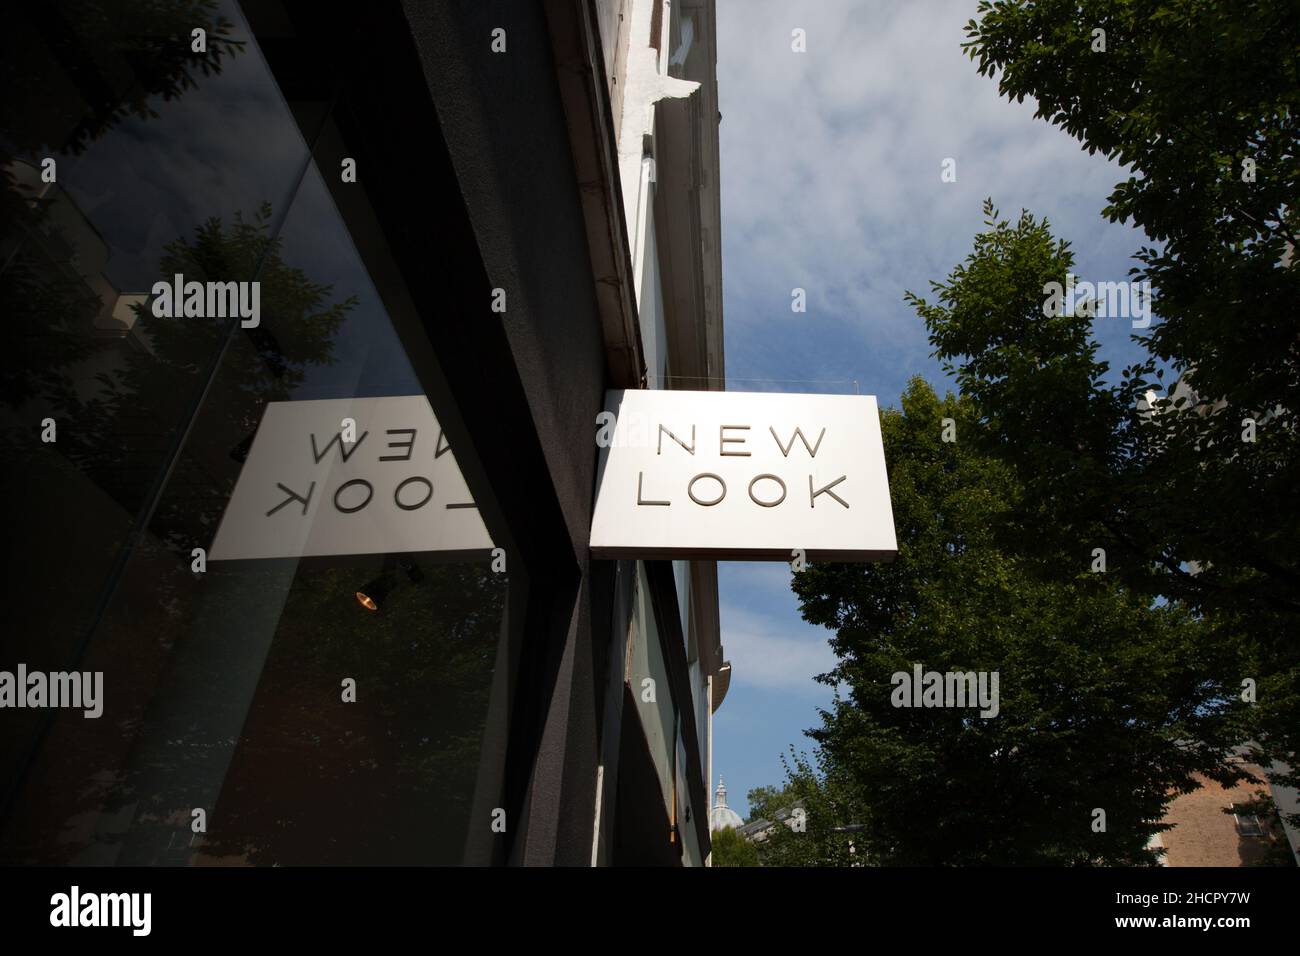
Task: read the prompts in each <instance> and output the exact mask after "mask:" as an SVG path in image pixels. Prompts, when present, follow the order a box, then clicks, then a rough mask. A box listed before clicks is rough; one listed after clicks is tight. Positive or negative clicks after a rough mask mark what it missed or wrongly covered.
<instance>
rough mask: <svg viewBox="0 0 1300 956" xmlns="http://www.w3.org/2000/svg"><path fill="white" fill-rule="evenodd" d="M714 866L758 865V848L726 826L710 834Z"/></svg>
mask: <svg viewBox="0 0 1300 956" xmlns="http://www.w3.org/2000/svg"><path fill="white" fill-rule="evenodd" d="M710 839H711V840H712V842H713V865H714V866H758V850H757V849H756V848H755V846H754V844H752V843H750V842H749V841H748V840H746V839H745V838H744V837H743V836H741V835H740V834H739V833H737V832H736V831H735V830H733V829H731V828H730V827H727V828H726V829H725V830H718V831H717V832H716V833H713V834H711V836H710Z"/></svg>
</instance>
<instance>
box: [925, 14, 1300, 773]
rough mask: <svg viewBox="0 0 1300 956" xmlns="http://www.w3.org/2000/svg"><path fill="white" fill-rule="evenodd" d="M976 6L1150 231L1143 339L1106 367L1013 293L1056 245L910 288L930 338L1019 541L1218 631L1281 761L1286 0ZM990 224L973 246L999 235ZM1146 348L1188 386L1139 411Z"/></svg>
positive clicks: (1294, 722)
mask: <svg viewBox="0 0 1300 956" xmlns="http://www.w3.org/2000/svg"><path fill="white" fill-rule="evenodd" d="M978 14H979V19H978V20H972V21H970V23H969V24H968V25H967V28H966V32H967V36H968V41H967V43H966V44H965V46H966V47H967V50H968V53H969V55H970V56H971V57H972V58H973V59H974V60H975V61H976V62H977V63H978V65H979V71H980V72H981V73H982V74H984V75H988V76H993V75H994V74H997V75H998V83H999V90H1000V91H1001V92H1002V93H1003V94H1004V95H1006V96H1007V97H1008V98H1010V99H1015V100H1017V101H1023V100H1024V98H1025V97H1026V96H1028V97H1032V98H1033V99H1034V101H1035V102H1036V103H1037V115H1038V116H1039V117H1041V118H1044V119H1046V120H1048V121H1050V122H1051V123H1053V124H1054V125H1057V126H1059V127H1060V128H1061V129H1063V130H1064V131H1065V132H1067V133H1068V134H1069V135H1071V136H1073V137H1074V138H1076V139H1078V140H1079V141H1080V143H1081V144H1082V145H1083V146H1084V147H1085V148H1087V149H1088V150H1089V151H1090V152H1098V151H1099V152H1101V153H1102V154H1103V155H1105V156H1107V157H1109V158H1112V159H1114V160H1116V161H1117V162H1119V163H1121V164H1123V165H1124V166H1125V167H1126V169H1125V173H1126V176H1127V178H1126V179H1125V180H1124V181H1122V182H1119V183H1117V185H1116V187H1115V189H1114V191H1113V192H1112V194H1111V195H1110V197H1109V202H1108V205H1107V206H1106V208H1105V209H1104V210H1103V211H1102V212H1103V214H1104V215H1105V216H1106V217H1107V218H1109V219H1111V220H1112V221H1121V222H1127V221H1132V222H1133V223H1134V224H1135V225H1137V226H1139V227H1141V228H1142V229H1143V230H1144V231H1145V232H1146V234H1147V236H1148V237H1149V238H1150V240H1151V241H1152V242H1154V243H1157V244H1159V247H1158V248H1155V247H1147V248H1143V249H1141V250H1139V251H1138V253H1137V256H1136V258H1137V260H1138V265H1137V267H1135V269H1134V270H1133V272H1134V275H1135V276H1136V277H1137V278H1138V279H1143V280H1147V281H1149V282H1150V283H1151V287H1152V289H1153V291H1154V294H1155V308H1156V311H1157V312H1158V314H1159V316H1160V319H1159V321H1157V322H1156V323H1155V324H1153V325H1152V327H1151V329H1150V330H1149V331H1148V332H1146V333H1144V334H1142V335H1140V336H1137V338H1138V340H1139V341H1140V342H1141V343H1143V344H1144V345H1145V347H1146V348H1147V350H1148V353H1149V357H1148V359H1147V360H1146V361H1144V362H1142V363H1140V364H1139V365H1136V366H1134V367H1133V368H1130V369H1127V370H1125V373H1124V375H1123V378H1122V380H1121V381H1119V382H1111V383H1107V381H1106V379H1105V373H1106V371H1107V370H1106V368H1105V366H1104V364H1103V363H1099V362H1098V361H1096V358H1095V348H1094V346H1093V345H1092V344H1091V338H1090V333H1089V329H1088V325H1089V324H1090V323H1089V322H1088V321H1087V320H1086V319H1084V320H1076V321H1073V322H1071V321H1054V320H1052V319H1050V318H1045V317H1044V316H1043V315H1042V313H1041V310H1040V309H1038V308H1037V307H1036V306H1038V305H1041V303H1042V301H1043V295H1042V282H1046V281H1057V282H1063V281H1064V271H1065V269H1064V266H1065V259H1064V258H1063V257H1058V261H1057V262H1055V263H1053V264H1052V268H1050V269H1048V268H1044V269H1041V270H1039V272H1038V274H1033V273H1032V272H1031V271H1026V270H1022V271H1020V272H1019V273H1018V274H1017V275H1016V276H1015V277H1014V280H1013V277H1012V276H1011V275H1010V273H1008V272H1006V271H1001V272H997V271H994V272H989V271H987V270H985V271H982V272H978V274H979V275H982V276H984V277H985V279H987V278H988V277H989V276H990V275H993V276H996V277H997V278H999V279H1001V280H1003V281H1004V282H1006V283H1011V282H1013V281H1014V288H1012V286H1011V285H1004V286H1003V287H1001V288H994V287H992V286H988V287H979V286H978V285H977V284H976V282H975V281H974V280H973V279H970V280H968V279H967V278H966V277H965V276H964V275H963V274H961V273H960V272H959V273H954V277H953V278H954V282H953V284H952V285H951V286H949V287H948V288H947V289H945V290H943V291H942V292H941V300H940V302H939V303H938V304H936V305H935V306H930V307H926V308H923V309H922V310H921V311H922V315H923V316H924V317H925V319H926V322H927V324H928V325H929V328H930V331H931V340H932V342H933V344H934V345H935V348H936V353H937V354H938V356H939V357H940V358H942V359H944V360H945V361H946V362H948V363H949V368H951V369H953V370H955V371H956V373H957V377H958V381H959V382H960V383H961V387H962V390H963V393H965V394H968V395H970V396H971V397H972V398H973V399H974V401H975V402H976V407H977V410H978V419H979V421H980V424H981V433H980V434H978V435H976V436H975V437H976V440H978V441H982V442H984V443H985V445H986V447H988V448H989V449H990V450H992V451H994V452H995V453H996V454H997V455H998V456H999V457H1000V458H1002V459H1003V460H1005V461H1007V462H1008V463H1009V464H1011V465H1012V466H1013V467H1015V468H1016V469H1017V470H1018V472H1019V473H1020V474H1021V475H1022V476H1024V495H1025V501H1026V512H1027V513H1028V514H1037V515H1038V516H1039V522H1038V531H1039V533H1038V534H1037V535H1036V536H1035V538H1034V540H1032V541H1028V542H1027V543H1028V544H1031V545H1033V546H1034V547H1035V550H1036V551H1037V552H1038V553H1039V554H1040V555H1041V556H1043V557H1045V558H1046V557H1047V556H1049V555H1051V554H1053V553H1056V554H1061V553H1063V552H1069V551H1071V550H1072V549H1075V548H1077V546H1078V545H1079V544H1080V543H1081V542H1088V543H1089V546H1090V547H1091V546H1097V547H1103V548H1105V549H1106V551H1107V554H1108V556H1109V559H1110V560H1109V567H1110V569H1111V572H1112V573H1114V574H1116V575H1118V576H1120V577H1122V578H1123V579H1125V580H1126V581H1127V582H1128V583H1129V584H1130V585H1131V586H1133V587H1135V588H1137V589H1141V590H1151V591H1155V592H1156V593H1159V594H1162V595H1165V596H1166V597H1168V598H1169V599H1170V600H1172V601H1177V602H1179V603H1181V604H1182V605H1183V606H1185V607H1186V608H1188V609H1189V610H1191V611H1192V612H1193V613H1195V614H1197V615H1199V616H1202V617H1204V618H1205V620H1206V622H1207V624H1208V626H1211V627H1213V628H1216V629H1218V630H1220V631H1222V632H1223V633H1224V634H1225V635H1231V636H1232V639H1234V640H1236V641H1237V642H1239V644H1240V646H1241V647H1242V649H1243V651H1244V652H1245V653H1246V654H1247V656H1248V658H1249V662H1248V664H1247V666H1246V669H1245V670H1243V671H1242V673H1241V677H1242V678H1246V677H1249V678H1251V679H1253V680H1255V681H1256V682H1257V684H1258V692H1257V696H1258V713H1257V726H1256V739H1257V740H1258V741H1259V742H1260V743H1261V744H1262V745H1264V747H1265V751H1266V753H1267V754H1268V755H1270V756H1274V757H1278V758H1281V759H1282V760H1285V761H1287V762H1289V763H1291V765H1292V766H1296V764H1297V762H1296V761H1295V759H1294V755H1295V754H1296V753H1297V751H1300V642H1297V641H1296V639H1295V634H1296V629H1297V626H1300V496H1297V495H1296V494H1295V489H1296V487H1297V485H1300V428H1298V427H1297V424H1298V422H1297V415H1300V336H1297V334H1296V305H1295V303H1296V302H1297V300H1300V269H1298V268H1297V261H1296V251H1295V246H1296V244H1297V235H1300V225H1298V223H1300V220H1298V219H1297V215H1298V213H1297V210H1296V205H1295V197H1296V196H1297V194H1298V193H1300V151H1297V149H1296V143H1297V142H1300V6H1298V5H1297V4H1295V3H1294V2H1290V0H1260V2H1253V3H1234V4H1226V3H1216V2H1212V0H1039V2H1035V3H1027V2H1022V0H1010V2H998V3H989V2H983V3H981V4H980V7H979V10H978ZM1097 30H1103V31H1105V49H1104V52H1103V51H1100V50H1098V49H1096V47H1097V46H1098V44H1097V42H1096V39H1097V34H1096V33H1095V32H1094V31H1097ZM1006 234H1007V232H1006V231H1005V230H1003V231H1002V232H1001V233H999V234H998V235H1000V236H1002V237H1005V236H1006ZM998 235H995V236H993V237H990V238H989V239H988V244H987V245H986V247H985V248H983V249H981V248H979V247H977V251H976V255H977V258H978V259H980V260H981V261H982V260H984V259H988V258H995V257H997V256H999V255H1001V254H1002V250H1001V249H999V248H998V247H997V243H998V242H999V241H1000V240H999V238H998ZM971 268H972V270H974V266H973V265H972V267H971ZM981 281H984V280H981ZM1009 292H1010V293H1013V294H1014V297H1013V298H1007V297H1006V294H1007V293H1009ZM1057 332H1061V333H1064V334H1061V335H1056V334H1054V333H1057ZM1166 370H1168V371H1170V372H1171V373H1172V375H1171V376H1170V377H1171V378H1173V377H1174V376H1177V377H1179V378H1180V379H1181V380H1182V381H1183V382H1184V383H1185V384H1190V385H1191V386H1192V387H1193V389H1194V391H1193V392H1192V393H1191V394H1188V395H1184V396H1181V397H1180V398H1179V399H1176V400H1175V399H1171V398H1170V397H1168V396H1166V397H1165V398H1162V399H1161V400H1160V401H1159V402H1158V403H1157V405H1156V409H1155V413H1154V414H1143V413H1142V411H1140V410H1139V408H1138V404H1139V400H1140V399H1141V398H1142V396H1143V395H1144V394H1145V393H1146V391H1147V389H1148V388H1151V387H1152V386H1153V385H1155V386H1156V387H1157V388H1158V387H1159V386H1158V384H1157V383H1158V382H1159V381H1160V380H1161V379H1162V378H1163V374H1164V372H1165V371H1166ZM1044 371H1046V373H1047V374H1042V372H1044ZM1031 372H1032V373H1033V374H1029V373H1031ZM1248 420H1249V422H1250V423H1249V424H1248ZM1252 431H1253V434H1252ZM1250 438H1253V439H1254V440H1253V441H1252V440H1249V439H1250ZM1278 779H1280V780H1288V779H1289V781H1290V782H1292V783H1295V782H1297V778H1296V776H1295V775H1291V776H1290V777H1289V778H1285V777H1279V778H1278Z"/></svg>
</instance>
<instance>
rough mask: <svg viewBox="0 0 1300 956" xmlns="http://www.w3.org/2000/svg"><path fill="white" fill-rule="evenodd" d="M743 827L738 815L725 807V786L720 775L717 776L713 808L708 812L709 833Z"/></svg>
mask: <svg viewBox="0 0 1300 956" xmlns="http://www.w3.org/2000/svg"><path fill="white" fill-rule="evenodd" d="M744 825H745V821H744V820H742V819H740V814H739V813H737V812H736V811H735V810H733V809H731V807H729V806H727V785H726V784H724V783H723V782H722V775H721V774H719V775H718V789H717V790H715V791H714V800H713V808H712V809H711V810H709V832H710V833H716V832H717V831H718V830H727V829H732V830H739V829H740V828H741V827H743V826H744Z"/></svg>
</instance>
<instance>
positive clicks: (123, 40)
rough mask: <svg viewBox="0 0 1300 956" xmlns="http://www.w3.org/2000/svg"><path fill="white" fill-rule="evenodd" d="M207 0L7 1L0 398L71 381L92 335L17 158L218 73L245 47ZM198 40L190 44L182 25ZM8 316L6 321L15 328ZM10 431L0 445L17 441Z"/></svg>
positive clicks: (1, 49)
mask: <svg viewBox="0 0 1300 956" xmlns="http://www.w3.org/2000/svg"><path fill="white" fill-rule="evenodd" d="M232 26H233V25H232V24H231V23H230V21H228V20H226V19H225V18H224V17H221V16H219V15H217V3H216V2H215V0H46V2H41V3H25V4H19V5H17V6H15V7H14V8H13V9H10V10H7V11H6V15H5V22H4V29H3V30H0V88H3V89H4V91H5V95H4V96H0V229H2V230H3V234H0V315H3V316H5V321H6V323H7V325H8V327H9V343H10V345H9V347H8V348H5V349H2V350H0V401H3V402H4V403H5V404H7V405H9V406H11V407H18V406H19V405H21V404H22V403H23V402H26V401H28V400H29V399H32V398H35V397H37V396H40V395H42V394H44V393H45V392H47V391H49V390H50V389H54V390H56V391H64V390H68V389H70V386H71V383H70V382H68V381H66V377H67V374H68V371H69V370H70V369H71V368H73V367H75V366H76V365H77V364H79V363H80V362H82V361H83V360H85V359H86V358H88V357H89V356H90V355H91V354H92V352H93V351H94V349H95V343H94V342H93V340H91V339H90V338H89V337H88V336H86V335H84V334H82V333H81V332H80V329H79V328H78V326H80V325H82V324H88V322H89V316H90V315H93V314H94V312H95V311H97V310H98V309H99V308H101V306H102V304H103V303H100V302H99V301H98V299H97V298H96V297H95V296H94V294H93V293H91V292H90V290H88V289H87V288H86V287H85V285H84V284H83V283H81V282H79V281H77V280H76V279H75V278H74V277H72V276H70V275H69V274H68V270H67V269H66V266H64V265H63V264H62V263H60V262H58V261H57V260H52V259H51V257H50V256H49V253H48V250H47V249H44V248H42V246H43V243H42V242H41V233H42V231H43V230H42V227H43V225H44V221H45V214H46V212H47V209H48V204H47V203H45V202H43V201H38V200H36V199H35V198H34V197H33V194H32V192H31V190H30V189H28V188H25V187H24V186H22V185H21V184H20V183H19V182H18V179H17V176H16V175H15V167H14V166H13V162H14V160H15V159H16V158H17V157H31V158H33V159H35V158H38V157H41V156H46V155H49V156H54V157H58V156H66V155H79V154H81V153H83V152H84V151H85V150H86V148H87V147H88V146H89V145H90V144H91V143H92V142H94V141H95V140H97V139H99V138H100V137H102V136H103V135H104V134H105V133H107V132H108V131H109V130H111V129H113V128H114V127H115V126H116V125H117V124H119V123H120V122H121V121H122V120H124V119H126V118H128V117H135V118H138V119H141V120H146V119H151V118H154V117H156V116H157V115H158V113H157V111H156V110H155V108H154V107H155V104H156V103H157V102H158V101H159V100H163V101H171V100H175V99H177V98H178V97H180V96H182V95H183V94H184V93H185V92H186V91H188V90H192V89H195V88H196V87H197V85H198V77H199V76H203V77H209V76H214V75H216V74H219V73H220V72H221V69H222V63H223V60H224V59H225V58H226V57H228V56H234V55H236V54H238V53H240V52H242V51H243V49H244V47H245V45H246V44H245V42H244V41H242V40H234V39H232V38H231V37H230V31H231V28H232ZM197 28H201V29H203V30H205V31H206V36H207V41H206V46H207V49H206V51H205V52H203V53H196V52H194V50H193V49H192V43H191V31H192V30H194V29H197ZM15 325H16V326H17V327H16V328H15V327H14V326H15ZM16 437H17V436H14V435H12V434H9V435H6V436H5V441H4V445H5V446H8V447H15V446H20V445H21V442H17V441H15V440H14V439H15V438H16Z"/></svg>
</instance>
